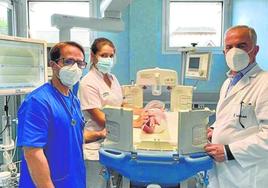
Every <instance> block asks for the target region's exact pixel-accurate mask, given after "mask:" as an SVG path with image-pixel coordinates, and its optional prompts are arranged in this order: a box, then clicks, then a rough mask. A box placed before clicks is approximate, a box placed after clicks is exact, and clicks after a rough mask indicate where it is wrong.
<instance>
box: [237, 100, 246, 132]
mask: <svg viewBox="0 0 268 188" xmlns="http://www.w3.org/2000/svg"><path fill="white" fill-rule="evenodd" d="M243 104H244V102H243V101H241V103H240V112H239V115H236V117H238V121H239V123H240V125H241V127H243V128H245V125H243V124H242V122H241V118H247V116H245V115H242V114H241V111H242V107H243Z"/></svg>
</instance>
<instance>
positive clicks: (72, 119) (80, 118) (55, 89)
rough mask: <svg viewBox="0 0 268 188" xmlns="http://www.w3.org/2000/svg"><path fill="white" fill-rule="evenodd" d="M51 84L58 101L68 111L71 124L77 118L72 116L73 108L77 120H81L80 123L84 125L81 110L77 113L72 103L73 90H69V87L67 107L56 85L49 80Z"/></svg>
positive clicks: (73, 124) (74, 123)
mask: <svg viewBox="0 0 268 188" xmlns="http://www.w3.org/2000/svg"><path fill="white" fill-rule="evenodd" d="M50 84H51V86H52V87H53V90H54V91H55V93H56V94H57V96H58V98H59V101H60V103H61V104H62V105H63V107H64V109H65V110H66V111H67V112H68V114H69V116H70V118H71V125H72V126H75V125H76V124H77V120H76V119H75V118H74V116H75V115H74V113H73V110H72V109H74V110H75V113H76V114H77V116H78V118H79V120H80V121H81V122H82V125H83V126H84V125H85V120H84V117H83V116H82V112H80V113H78V112H77V109H76V108H75V105H74V97H75V96H74V94H73V92H72V91H71V89H70V90H69V92H70V97H71V109H69V107H68V105H67V104H66V102H65V101H64V99H63V97H62V94H61V93H60V92H59V91H58V89H57V88H56V87H54V85H53V84H52V82H50Z"/></svg>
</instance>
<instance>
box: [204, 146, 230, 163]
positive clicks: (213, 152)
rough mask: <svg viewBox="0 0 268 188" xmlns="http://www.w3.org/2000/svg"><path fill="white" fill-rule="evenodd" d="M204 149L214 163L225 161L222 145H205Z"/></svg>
mask: <svg viewBox="0 0 268 188" xmlns="http://www.w3.org/2000/svg"><path fill="white" fill-rule="evenodd" d="M204 149H205V151H206V152H207V153H208V154H209V155H210V156H211V157H212V158H213V159H214V160H215V161H217V162H223V161H225V153H224V145H223V144H207V145H205V147H204Z"/></svg>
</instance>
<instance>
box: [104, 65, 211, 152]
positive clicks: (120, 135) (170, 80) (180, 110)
mask: <svg viewBox="0 0 268 188" xmlns="http://www.w3.org/2000/svg"><path fill="white" fill-rule="evenodd" d="M144 86H153V87H151V88H152V95H154V94H155V95H156V96H158V95H159V94H161V92H162V91H161V87H162V86H166V87H168V88H169V89H168V92H170V95H169V96H170V98H169V101H170V108H168V109H166V112H165V115H166V121H163V122H162V123H165V127H167V128H166V130H165V131H163V132H161V133H152V134H148V133H145V132H143V130H141V129H140V128H133V126H132V122H133V119H134V118H135V115H134V114H133V111H132V110H131V109H130V108H115V107H107V108H105V109H104V112H105V114H106V129H107V133H108V135H107V139H106V140H105V142H104V144H103V147H105V148H110V149H116V150H121V151H138V150H144V151H175V152H178V153H180V154H190V153H196V152H202V151H203V146H204V145H205V144H206V143H207V140H206V129H207V124H208V117H209V116H210V115H211V114H212V113H213V112H212V111H210V110H209V109H207V108H205V109H198V110H193V109H192V96H193V87H192V86H182V85H177V74H176V72H175V71H173V70H168V69H159V68H156V69H146V70H141V71H139V72H138V73H137V81H136V84H133V85H128V86H124V87H123V95H124V98H125V102H126V103H131V104H132V105H133V106H136V107H143V102H144V101H143V88H144Z"/></svg>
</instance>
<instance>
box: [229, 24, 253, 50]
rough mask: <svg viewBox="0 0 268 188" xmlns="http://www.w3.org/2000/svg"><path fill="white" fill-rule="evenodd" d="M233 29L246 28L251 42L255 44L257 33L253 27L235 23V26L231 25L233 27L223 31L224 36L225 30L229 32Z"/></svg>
mask: <svg viewBox="0 0 268 188" xmlns="http://www.w3.org/2000/svg"><path fill="white" fill-rule="evenodd" d="M233 29H247V30H248V32H249V37H250V39H251V41H252V43H253V44H254V45H256V44H257V34H256V31H255V29H253V28H252V27H249V26H247V25H236V26H233V27H230V28H229V29H227V30H226V32H225V36H226V34H227V32H229V31H230V30H233Z"/></svg>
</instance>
